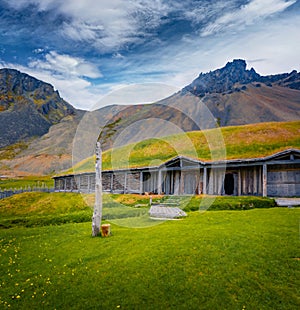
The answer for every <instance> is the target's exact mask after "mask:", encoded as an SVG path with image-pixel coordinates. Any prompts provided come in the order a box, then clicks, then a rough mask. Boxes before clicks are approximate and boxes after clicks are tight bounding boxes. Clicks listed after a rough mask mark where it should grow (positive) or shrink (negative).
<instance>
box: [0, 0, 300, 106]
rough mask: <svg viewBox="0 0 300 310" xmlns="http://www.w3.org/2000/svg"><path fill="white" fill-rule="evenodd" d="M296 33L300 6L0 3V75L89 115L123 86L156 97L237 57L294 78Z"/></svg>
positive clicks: (201, 1)
mask: <svg viewBox="0 0 300 310" xmlns="http://www.w3.org/2000/svg"><path fill="white" fill-rule="evenodd" d="M299 29H300V0H228V1H224V0H215V1H210V0H184V1H183V0H76V1H74V0H0V30H1V31H0V68H4V67H9V68H14V69H17V70H20V71H21V72H24V73H27V74H30V75H32V76H34V77H36V78H38V79H41V80H43V81H45V82H48V83H51V84H52V85H53V86H54V87H55V89H57V90H58V91H59V93H60V95H61V96H62V97H63V98H64V99H65V100H66V101H68V102H69V103H70V104H72V105H73V106H75V107H76V108H80V109H85V110H90V109H92V107H93V106H94V105H95V104H96V103H97V102H99V100H100V101H101V102H102V105H106V104H112V103H122V102H111V101H110V102H109V100H102V99H101V98H105V97H106V96H108V95H109V94H111V93H113V92H115V91H118V90H120V89H122V88H126V87H127V86H128V85H130V86H132V85H145V84H146V85H152V86H153V85H154V86H155V85H156V87H154V88H153V91H152V92H151V93H152V95H154V97H153V98H152V97H151V96H150V97H149V98H148V97H147V98H148V99H147V100H157V99H159V97H164V96H166V95H167V94H168V92H170V94H171V92H173V91H174V89H181V88H183V87H184V86H186V85H188V84H190V83H191V82H192V81H193V80H194V79H195V78H196V77H197V76H198V75H199V74H200V72H209V71H211V70H215V69H217V68H221V67H223V66H224V65H225V64H226V63H227V62H228V61H232V60H233V59H237V58H238V59H245V60H246V62H247V66H248V68H249V69H250V68H251V67H253V68H254V69H255V70H256V72H258V73H259V74H261V75H268V74H277V73H282V72H290V71H292V70H297V71H300V61H299V60H300V59H299V58H300V40H299ZM162 85H166V87H162ZM162 88H163V91H161V92H160V91H159V90H160V89H162ZM134 89H135V90H136V91H137V92H138V90H137V89H140V91H141V92H143V91H144V89H143V87H140V88H139V87H135V88H134ZM137 98H138V100H142V99H141V98H140V97H139V96H137ZM147 100H146V99H145V101H147ZM125 101H126V100H125ZM127 101H128V100H127ZM133 101H134V100H133ZM133 101H132V103H139V102H133ZM127 103H128V102H127Z"/></svg>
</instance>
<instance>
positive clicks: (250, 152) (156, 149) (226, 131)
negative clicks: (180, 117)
mask: <svg viewBox="0 0 300 310" xmlns="http://www.w3.org/2000/svg"><path fill="white" fill-rule="evenodd" d="M288 148H300V121H294V122H282V123H281V122H272V123H259V124H253V125H244V126H232V127H223V128H217V129H210V130H204V131H193V132H188V133H183V134H179V135H172V136H167V137H164V138H160V139H148V140H145V141H142V142H139V143H136V144H130V145H127V146H125V147H121V148H118V149H113V150H109V151H106V152H104V153H103V169H107V170H108V169H112V168H114V169H116V168H126V167H128V166H129V167H143V166H148V165H149V166H155V165H159V164H161V163H162V162H164V161H166V160H168V159H171V158H173V157H175V156H177V155H185V156H188V157H191V158H198V159H201V160H204V161H210V160H211V159H214V160H216V159H239V158H258V157H264V156H268V155H272V154H273V153H276V152H279V151H282V150H285V149H288ZM212 156H213V157H212ZM93 170H94V159H93V158H88V159H86V160H84V161H83V162H81V163H79V164H77V165H76V166H75V167H74V171H76V172H82V171H93ZM72 172H73V170H72V169H70V170H69V171H67V173H72Z"/></svg>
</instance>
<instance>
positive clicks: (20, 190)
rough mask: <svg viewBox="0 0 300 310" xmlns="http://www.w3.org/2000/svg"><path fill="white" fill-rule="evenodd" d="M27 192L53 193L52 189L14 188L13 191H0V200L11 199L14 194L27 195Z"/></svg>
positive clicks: (45, 187)
mask: <svg viewBox="0 0 300 310" xmlns="http://www.w3.org/2000/svg"><path fill="white" fill-rule="evenodd" d="M29 192H44V193H51V192H54V187H47V186H44V187H30V186H28V187H26V188H22V187H21V188H14V189H12V188H11V189H6V190H0V199H3V198H7V197H11V196H13V195H16V194H21V193H29Z"/></svg>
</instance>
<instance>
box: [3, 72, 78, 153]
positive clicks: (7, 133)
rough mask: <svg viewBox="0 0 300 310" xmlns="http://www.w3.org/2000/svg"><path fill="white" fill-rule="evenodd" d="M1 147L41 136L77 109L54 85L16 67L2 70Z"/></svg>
mask: <svg viewBox="0 0 300 310" xmlns="http://www.w3.org/2000/svg"><path fill="white" fill-rule="evenodd" d="M0 111H1V113H0V132H1V136H0V147H4V146H8V145H11V144H13V143H16V142H19V141H24V140H28V139H30V138H33V137H41V136H42V135H44V134H46V133H47V132H48V131H49V129H50V127H51V126H52V125H54V124H57V123H59V122H60V121H61V120H62V119H63V118H64V117H66V116H67V115H72V114H74V113H75V112H76V110H75V109H74V108H73V107H72V106H71V105H70V104H68V103H67V102H66V101H64V100H63V99H62V98H61V97H60V95H59V93H58V91H55V90H54V88H53V86H52V85H50V84H48V83H45V82H42V81H40V80H37V79H36V78H34V77H31V76H29V75H27V74H25V73H21V72H19V71H17V70H14V69H0Z"/></svg>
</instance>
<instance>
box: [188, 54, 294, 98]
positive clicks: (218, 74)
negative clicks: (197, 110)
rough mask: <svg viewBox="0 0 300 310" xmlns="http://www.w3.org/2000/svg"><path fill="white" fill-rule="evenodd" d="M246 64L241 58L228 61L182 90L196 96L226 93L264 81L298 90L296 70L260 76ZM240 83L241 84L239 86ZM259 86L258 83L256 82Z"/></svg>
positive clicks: (202, 74) (271, 84) (200, 76)
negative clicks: (223, 65)
mask: <svg viewBox="0 0 300 310" xmlns="http://www.w3.org/2000/svg"><path fill="white" fill-rule="evenodd" d="M246 67H247V64H246V61H245V60H243V59H235V60H233V62H228V63H227V64H226V66H225V67H224V68H221V69H217V70H215V71H212V72H209V73H200V75H199V76H198V77H197V78H196V79H195V80H194V81H193V82H192V83H191V84H189V85H188V86H186V87H185V88H184V89H183V91H188V92H190V93H192V94H193V95H195V96H197V97H204V96H205V95H207V94H214V93H219V94H226V93H227V94H228V93H232V92H238V91H241V90H246V89H247V88H246V86H245V85H247V84H250V83H255V82H256V83H264V84H265V85H266V86H269V87H272V86H281V87H287V88H291V89H297V90H300V73H297V71H296V70H294V71H292V72H291V73H284V74H277V75H268V76H261V75H259V74H258V73H256V72H255V70H254V69H253V68H251V69H250V70H247V69H246ZM241 85H242V86H241ZM256 86H257V87H260V85H259V84H256Z"/></svg>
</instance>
